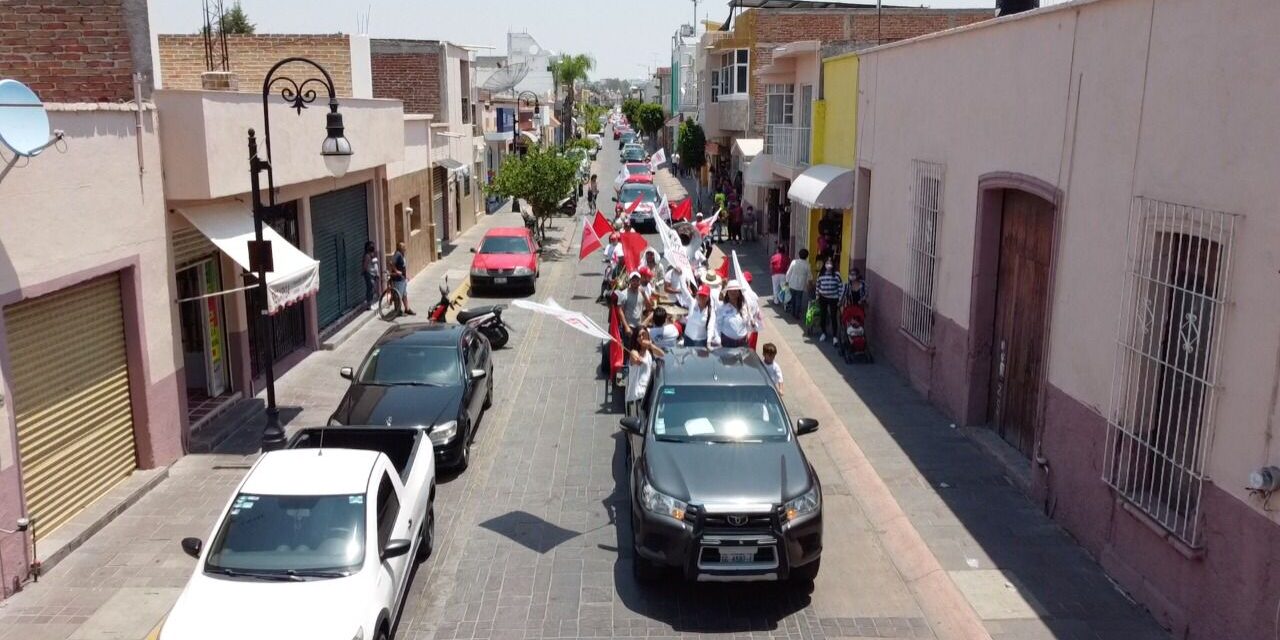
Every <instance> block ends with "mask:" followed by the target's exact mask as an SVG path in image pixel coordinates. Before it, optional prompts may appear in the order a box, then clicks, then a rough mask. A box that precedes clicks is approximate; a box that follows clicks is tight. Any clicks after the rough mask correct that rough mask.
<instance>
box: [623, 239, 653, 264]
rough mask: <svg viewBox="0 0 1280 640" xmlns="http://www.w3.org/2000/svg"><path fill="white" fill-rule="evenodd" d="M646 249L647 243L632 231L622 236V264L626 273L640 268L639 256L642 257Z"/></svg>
mask: <svg viewBox="0 0 1280 640" xmlns="http://www.w3.org/2000/svg"><path fill="white" fill-rule="evenodd" d="M648 248H649V242H648V241H647V240H645V239H644V236H642V235H640V234H638V233H636V232H634V231H627V232H624V233H623V234H622V263H623V264H624V265H625V266H626V270H627V271H626V272H627V273H631V272H632V271H635V270H637V269H639V268H640V256H642V255H644V250H645V249H648Z"/></svg>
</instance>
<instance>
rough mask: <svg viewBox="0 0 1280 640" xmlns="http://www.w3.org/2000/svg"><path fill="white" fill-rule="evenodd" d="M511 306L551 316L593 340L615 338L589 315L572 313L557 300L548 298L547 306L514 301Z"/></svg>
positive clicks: (526, 301)
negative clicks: (557, 302)
mask: <svg viewBox="0 0 1280 640" xmlns="http://www.w3.org/2000/svg"><path fill="white" fill-rule="evenodd" d="M511 305H512V306H515V307H519V308H521V309H528V310H529V311H532V312H534V313H541V314H544V315H548V316H551V317H553V318H555V319H557V320H559V321H560V322H563V323H565V324H567V325H569V326H570V327H573V328H574V329H577V330H578V331H581V332H583V333H585V334H587V335H589V336H591V337H593V338H599V339H601V340H612V339H613V336H611V335H609V332H608V331H606V330H604V329H602V328H601V327H600V325H598V324H596V323H595V321H593V320H592V319H591V318H588V317H587V314H585V313H582V312H580V311H570V310H568V309H565V308H564V307H561V306H560V305H558V304H556V301H555V300H552V299H551V298H547V303H546V304H539V303H537V302H533V301H531V300H512V301H511Z"/></svg>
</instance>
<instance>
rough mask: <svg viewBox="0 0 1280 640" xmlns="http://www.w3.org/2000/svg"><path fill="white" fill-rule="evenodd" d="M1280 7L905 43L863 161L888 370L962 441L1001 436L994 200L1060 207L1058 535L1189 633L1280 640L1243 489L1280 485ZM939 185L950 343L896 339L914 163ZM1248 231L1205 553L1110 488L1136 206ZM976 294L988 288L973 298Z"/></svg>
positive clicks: (1260, 517) (943, 319) (1051, 434)
mask: <svg viewBox="0 0 1280 640" xmlns="http://www.w3.org/2000/svg"><path fill="white" fill-rule="evenodd" d="M1277 25H1280V5H1276V4H1275V3H1272V2H1268V1H1266V0H1241V1H1238V2H1231V3H1218V2H1210V1H1209V0H1155V1H1154V2H1153V1H1152V0H1078V1H1077V2H1074V3H1071V4H1067V5H1059V6H1054V7H1049V8H1046V9H1042V10H1040V11H1037V12H1033V13H1029V14H1022V15H1017V16H1012V17H1009V18H1004V19H1001V20H997V21H993V22H990V23H984V24H980V25H975V26H971V27H967V28H964V29H960V30H956V31H951V32H945V33H941V34H935V35H931V36H925V37H922V38H919V39H916V40H913V41H908V42H904V43H896V44H891V45H886V46H884V47H879V48H876V49H872V50H870V51H867V52H864V53H863V54H862V56H861V71H860V87H859V88H860V92H859V93H860V105H859V123H858V135H859V150H858V163H859V166H860V167H862V168H866V169H870V170H871V174H872V177H871V184H870V193H871V204H870V239H869V242H868V246H869V250H868V263H867V267H868V271H869V276H870V278H871V281H872V290H873V291H874V292H875V293H874V296H875V299H874V300H873V305H872V316H873V317H872V322H873V328H874V333H873V335H874V336H875V338H876V342H877V346H878V348H879V352H880V353H881V354H883V355H884V356H885V357H886V359H887V360H888V361H889V362H891V363H892V364H893V365H894V366H896V367H898V368H899V369H901V370H903V371H904V372H905V374H906V375H907V377H908V378H909V379H910V380H911V382H912V384H913V385H915V386H916V388H918V389H920V390H921V391H923V392H924V393H925V394H926V395H927V396H928V397H929V398H930V399H931V401H933V402H934V403H935V404H937V405H938V406H940V407H941V408H942V409H943V410H944V411H945V412H946V413H947V414H949V415H950V416H952V417H953V418H954V419H956V420H957V421H958V422H961V423H964V424H982V423H984V422H985V421H986V416H985V411H984V410H983V407H984V406H985V405H984V403H985V400H982V399H983V398H985V394H986V389H985V385H986V378H985V376H974V375H973V371H974V369H975V367H974V366H973V365H974V364H975V362H974V361H975V359H978V358H981V357H982V354H983V353H984V352H985V351H986V350H987V349H989V344H983V343H982V337H981V336H982V335H983V331H982V330H983V329H986V327H982V326H975V325H974V324H973V322H974V318H975V317H979V316H980V314H978V315H975V309H978V308H979V304H976V303H980V302H981V301H980V300H975V298H974V293H975V291H977V292H981V291H982V290H983V286H982V285H983V284H984V283H983V282H982V281H981V278H983V277H985V276H984V273H985V272H984V271H983V269H982V267H983V265H981V264H979V263H978V262H977V261H976V258H975V256H977V255H979V253H980V252H979V247H978V244H979V243H978V238H979V237H980V235H981V232H982V230H983V229H982V226H981V223H980V219H979V216H978V211H979V209H980V204H981V193H980V189H979V185H980V183H981V182H982V181H983V180H984V179H990V178H991V176H993V175H996V174H1002V175H1012V176H1015V177H1018V178H1019V179H1024V180H1026V181H1027V182H1028V183H1038V184H1042V185H1044V186H1045V187H1046V188H1047V190H1048V191H1049V192H1050V193H1056V194H1057V195H1058V196H1060V199H1059V200H1058V209H1057V212H1056V216H1057V226H1056V228H1055V233H1054V244H1055V248H1054V251H1055V255H1054V259H1053V263H1052V267H1051V269H1052V270H1051V272H1050V273H1051V283H1050V295H1051V297H1050V303H1049V304H1050V308H1049V317H1048V332H1047V333H1048V335H1047V337H1046V338H1045V340H1046V342H1045V344H1046V352H1045V353H1046V358H1047V361H1048V362H1047V367H1046V371H1045V385H1044V390H1043V393H1042V394H1041V400H1040V407H1041V415H1042V416H1043V421H1042V424H1041V428H1040V431H1039V433H1038V437H1037V443H1038V445H1039V447H1038V453H1039V454H1040V455H1041V456H1042V458H1043V461H1044V462H1045V466H1042V465H1038V464H1034V463H1033V462H1032V461H1031V460H1028V461H1027V465H1028V467H1030V468H1031V469H1032V473H1033V490H1034V491H1035V492H1036V493H1037V494H1038V497H1046V496H1047V497H1049V498H1051V500H1052V501H1053V502H1054V503H1055V504H1056V505H1057V506H1056V510H1055V512H1054V517H1055V518H1057V519H1058V520H1059V521H1061V522H1062V523H1063V524H1064V525H1065V526H1067V527H1068V529H1070V530H1071V532H1072V533H1073V534H1074V535H1075V536H1076V537H1077V538H1079V539H1080V541H1081V542H1082V544H1084V546H1085V547H1086V548H1087V549H1088V550H1089V551H1090V552H1091V553H1092V554H1094V555H1095V556H1097V557H1098V558H1099V559H1100V561H1101V562H1102V564H1103V566H1104V567H1105V568H1106V569H1107V570H1108V571H1109V572H1110V573H1111V574H1112V575H1113V576H1114V577H1116V578H1117V580H1118V581H1119V582H1120V584H1121V585H1123V586H1124V587H1125V588H1126V589H1128V590H1129V591H1130V592H1131V593H1132V594H1133V595H1134V596H1135V597H1136V598H1137V599H1138V600H1139V601H1140V602H1142V603H1143V604H1144V605H1146V606H1147V607H1149V608H1151V610H1152V611H1153V612H1154V613H1155V614H1156V615H1157V617H1158V618H1159V619H1160V620H1161V621H1162V622H1163V623H1165V624H1166V625H1168V626H1170V627H1171V628H1172V629H1173V630H1174V631H1175V632H1176V633H1177V634H1178V635H1184V634H1185V635H1187V636H1189V637H1196V638H1258V637H1270V635H1269V634H1274V633H1275V629H1274V628H1273V624H1274V621H1273V617H1274V615H1275V611H1276V607H1277V600H1278V599H1280V574H1278V573H1277V572H1275V571H1274V567H1275V566H1276V565H1277V563H1278V562H1280V526H1278V525H1280V517H1278V515H1277V512H1276V511H1265V510H1264V509H1263V508H1262V502H1261V500H1260V499H1258V498H1256V497H1252V496H1250V495H1249V494H1248V493H1247V491H1246V490H1245V488H1244V487H1245V485H1246V483H1247V480H1248V474H1249V472H1251V471H1253V470H1254V469H1257V468H1258V467H1261V466H1264V465H1277V464H1280V446H1276V445H1274V444H1273V440H1274V436H1275V433H1274V429H1275V424H1276V422H1277V418H1280V410H1278V408H1277V403H1276V400H1275V397H1276V396H1275V393H1274V390H1275V389H1276V388H1277V384H1278V380H1280V371H1278V370H1277V361H1278V359H1277V353H1280V334H1278V333H1277V331H1276V330H1275V326H1276V322H1275V318H1276V317H1278V316H1280V298H1278V297H1277V296H1275V295H1273V293H1274V291H1275V273H1276V270H1277V266H1276V264H1275V247H1276V246H1280V219H1278V217H1277V215H1276V213H1275V203H1276V202H1278V201H1280V182H1277V181H1276V180H1275V176H1276V175H1277V174H1280V128H1277V127H1275V126H1274V124H1273V123H1274V122H1275V121H1276V119H1277V115H1280V113H1277V110H1278V107H1277V105H1280V58H1277V57H1276V56H1275V55H1274V51H1275V48H1274V31H1275V27H1276V26H1277ZM913 160H925V161H930V162H938V163H942V164H943V165H944V166H945V175H944V179H943V186H942V213H941V215H940V223H939V230H938V256H939V257H938V262H937V267H936V278H935V282H936V285H935V297H934V311H935V322H934V329H933V330H934V338H935V339H934V344H933V346H932V348H930V349H925V348H921V347H920V346H918V345H916V344H915V343H914V342H912V341H911V340H909V339H908V338H906V337H905V336H904V335H903V334H902V333H901V332H900V330H899V325H900V313H901V304H902V296H903V293H902V292H903V287H904V284H903V283H905V282H906V280H907V276H906V274H907V267H908V259H909V258H908V255H909V252H908V250H907V247H908V238H909V236H910V234H911V229H912V222H913V213H912V188H913V187H912V161H913ZM1139 196H1140V197H1146V198H1152V199H1157V200H1162V201H1167V202H1176V203H1180V204H1186V205H1191V206H1195V207H1202V208H1205V209H1211V210H1219V211H1226V212H1230V213H1233V214H1238V215H1240V216H1242V217H1241V218H1240V222H1239V223H1238V225H1237V228H1236V231H1235V235H1234V240H1233V243H1234V248H1233V252H1234V255H1233V257H1232V265H1231V276H1230V279H1229V281H1228V282H1227V287H1228V303H1227V305H1226V306H1225V308H1224V311H1223V316H1222V321H1221V323H1220V324H1219V331H1220V333H1221V336H1222V342H1221V344H1220V346H1219V353H1220V354H1221V371H1220V377H1219V385H1218V391H1217V393H1218V401H1217V402H1218V404H1217V407H1216V410H1215V411H1214V412H1213V414H1212V415H1210V416H1208V418H1207V420H1206V423H1205V424H1206V425H1207V426H1206V433H1207V434H1208V437H1209V439H1210V440H1209V445H1208V449H1207V451H1208V453H1207V459H1206V460H1205V464H1204V474H1205V488H1204V495H1203V498H1202V502H1201V508H1200V516H1201V528H1202V531H1203V534H1202V537H1201V540H1202V544H1201V547H1200V549H1198V550H1189V549H1187V548H1186V547H1185V545H1182V544H1180V543H1176V542H1174V541H1173V540H1171V536H1168V535H1166V534H1165V533H1164V531H1163V530H1162V529H1161V528H1160V527H1159V526H1158V525H1154V524H1148V523H1149V522H1150V521H1148V520H1147V519H1146V518H1145V517H1143V516H1141V515H1138V513H1137V510H1134V509H1129V508H1125V506H1124V504H1125V503H1123V502H1122V501H1118V499H1117V497H1116V494H1115V492H1114V491H1112V490H1111V489H1110V488H1109V487H1108V485H1107V484H1106V483H1105V482H1104V481H1103V480H1102V477H1103V473H1104V470H1103V465H1104V461H1105V438H1106V431H1107V421H1106V417H1105V416H1106V412H1107V411H1108V408H1109V406H1110V397H1111V391H1112V371H1113V367H1114V363H1115V361H1116V350H1117V347H1116V337H1117V321H1118V316H1119V315H1120V313H1121V305H1122V296H1123V294H1124V286H1125V285H1124V283H1125V278H1124V274H1125V272H1126V269H1127V266H1126V252H1127V250H1128V247H1129V245H1128V242H1127V240H1126V228H1127V223H1128V219H1129V213H1130V207H1131V203H1132V202H1133V199H1134V197H1139ZM975 278H978V279H979V280H977V281H975Z"/></svg>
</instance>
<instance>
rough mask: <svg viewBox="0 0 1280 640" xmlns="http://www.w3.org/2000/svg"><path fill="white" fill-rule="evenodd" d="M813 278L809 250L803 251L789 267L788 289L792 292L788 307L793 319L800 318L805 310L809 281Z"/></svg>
mask: <svg viewBox="0 0 1280 640" xmlns="http://www.w3.org/2000/svg"><path fill="white" fill-rule="evenodd" d="M812 278H813V270H812V269H810V268H809V250H808V249H801V250H800V256H799V257H797V258H796V259H795V260H792V261H791V266H789V267H787V278H786V280H787V288H788V289H790V290H791V300H789V301H788V307H790V309H791V315H792V316H793V317H796V318H798V317H800V314H801V313H802V312H803V311H804V308H805V300H804V298H805V293H806V292H807V291H808V290H809V280H811V279H812Z"/></svg>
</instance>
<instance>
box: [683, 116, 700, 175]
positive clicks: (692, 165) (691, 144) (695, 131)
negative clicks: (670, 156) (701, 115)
mask: <svg viewBox="0 0 1280 640" xmlns="http://www.w3.org/2000/svg"><path fill="white" fill-rule="evenodd" d="M676 153H679V154H680V164H681V166H684V167H688V168H689V170H690V171H694V172H697V171H698V170H699V169H701V168H702V165H704V164H706V163H707V136H706V134H705V133H704V132H703V131H702V125H700V124H698V123H697V122H695V121H693V120H685V121H684V122H682V123H680V132H679V133H677V134H676Z"/></svg>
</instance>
